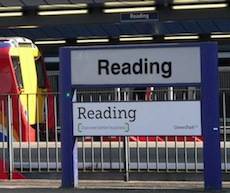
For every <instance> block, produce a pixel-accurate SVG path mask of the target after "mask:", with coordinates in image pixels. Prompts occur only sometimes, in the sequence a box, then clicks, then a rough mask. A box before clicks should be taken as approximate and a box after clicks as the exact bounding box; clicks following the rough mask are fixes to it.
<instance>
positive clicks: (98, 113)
mask: <svg viewBox="0 0 230 193" xmlns="http://www.w3.org/2000/svg"><path fill="white" fill-rule="evenodd" d="M95 118H96V119H102V112H101V111H100V110H96V112H95Z"/></svg>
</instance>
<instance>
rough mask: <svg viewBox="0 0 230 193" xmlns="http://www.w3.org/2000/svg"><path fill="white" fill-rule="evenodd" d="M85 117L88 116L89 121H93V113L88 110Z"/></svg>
mask: <svg viewBox="0 0 230 193" xmlns="http://www.w3.org/2000/svg"><path fill="white" fill-rule="evenodd" d="M87 116H88V118H89V119H94V111H93V110H89V111H88V112H87Z"/></svg>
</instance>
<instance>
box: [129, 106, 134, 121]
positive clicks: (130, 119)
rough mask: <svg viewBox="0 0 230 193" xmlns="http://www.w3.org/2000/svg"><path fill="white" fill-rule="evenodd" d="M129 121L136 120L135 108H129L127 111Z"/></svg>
mask: <svg viewBox="0 0 230 193" xmlns="http://www.w3.org/2000/svg"><path fill="white" fill-rule="evenodd" d="M128 116H129V121H130V122H133V121H135V120H136V110H132V109H131V110H129V111H128Z"/></svg>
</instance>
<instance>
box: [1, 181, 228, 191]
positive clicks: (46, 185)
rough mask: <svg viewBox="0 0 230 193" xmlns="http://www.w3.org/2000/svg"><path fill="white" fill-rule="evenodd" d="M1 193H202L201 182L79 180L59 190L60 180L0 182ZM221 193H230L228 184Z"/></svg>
mask: <svg viewBox="0 0 230 193" xmlns="http://www.w3.org/2000/svg"><path fill="white" fill-rule="evenodd" d="M0 192H1V193H14V192H15V193H16V192H17V193H72V192H79V193H158V192H159V193H193V192H204V188H203V182H197V181H190V182H185V181H184V182H183V181H130V182H124V181H120V180H81V181H80V183H79V188H61V181H60V180H38V179H35V180H31V179H30V180H12V181H0ZM222 192H229V193H230V182H223V190H222Z"/></svg>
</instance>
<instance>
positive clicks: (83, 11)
mask: <svg viewBox="0 0 230 193" xmlns="http://www.w3.org/2000/svg"><path fill="white" fill-rule="evenodd" d="M87 13H88V10H87V9H79V10H52V11H38V15H41V16H44V15H48V16H49V15H78V14H87Z"/></svg>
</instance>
